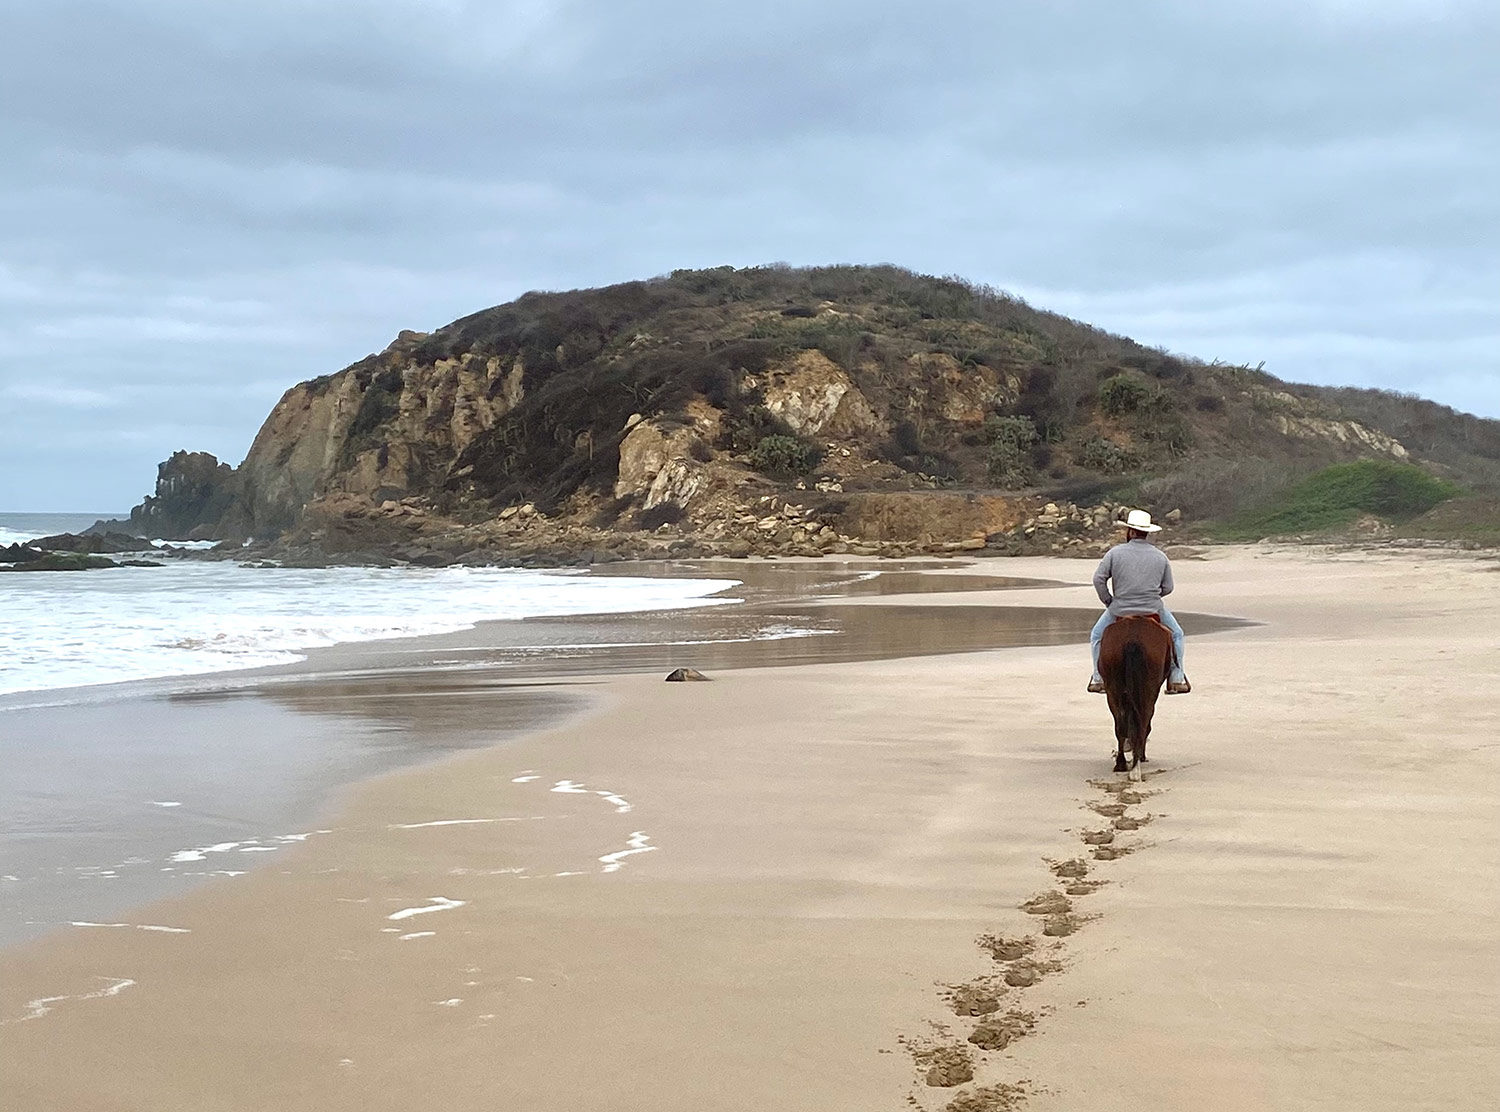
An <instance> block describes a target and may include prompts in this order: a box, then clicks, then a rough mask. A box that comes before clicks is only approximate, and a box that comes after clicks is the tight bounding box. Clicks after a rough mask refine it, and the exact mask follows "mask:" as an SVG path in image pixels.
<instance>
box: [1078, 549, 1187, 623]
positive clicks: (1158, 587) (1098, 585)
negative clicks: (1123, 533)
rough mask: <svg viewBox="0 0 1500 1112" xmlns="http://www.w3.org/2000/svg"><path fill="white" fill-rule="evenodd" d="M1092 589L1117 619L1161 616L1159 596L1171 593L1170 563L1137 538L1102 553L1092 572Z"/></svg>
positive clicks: (1157, 551) (1161, 552) (1162, 555)
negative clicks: (1112, 587) (1146, 615)
mask: <svg viewBox="0 0 1500 1112" xmlns="http://www.w3.org/2000/svg"><path fill="white" fill-rule="evenodd" d="M1110 580H1113V581H1114V584H1113V585H1114V593H1113V594H1111V593H1110V588H1109V584H1110ZM1094 590H1095V591H1096V592H1098V595H1099V601H1100V602H1102V603H1104V605H1105V606H1107V607H1109V612H1110V613H1111V614H1113V615H1114V616H1115V617H1117V618H1121V617H1124V616H1125V615H1127V614H1156V613H1160V611H1161V606H1162V603H1161V600H1162V596H1163V595H1170V594H1171V593H1172V562H1171V561H1170V560H1168V559H1167V554H1166V553H1165V552H1163V551H1162V550H1161V549H1159V548H1157V547H1156V546H1155V545H1154V544H1152V543H1151V542H1150V541H1148V540H1146V539H1145V538H1144V537H1136V538H1135V539H1134V540H1129V541H1126V542H1125V543H1124V544H1117V545H1115V546H1114V547H1113V548H1111V549H1110V550H1109V551H1108V552H1106V553H1105V554H1104V559H1102V560H1100V561H1099V567H1098V568H1097V569H1096V570H1095V571H1094Z"/></svg>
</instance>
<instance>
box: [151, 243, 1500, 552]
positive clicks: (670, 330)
mask: <svg viewBox="0 0 1500 1112" xmlns="http://www.w3.org/2000/svg"><path fill="white" fill-rule="evenodd" d="M179 456H180V458H181V459H182V461H183V465H184V467H186V466H187V464H188V463H191V465H192V473H191V475H190V476H189V475H186V474H185V475H184V476H183V477H178V476H177V475H176V472H175V470H173V469H172V468H171V461H169V463H168V464H164V465H163V472H162V476H161V477H160V478H159V481H158V490H157V495H156V496H155V497H154V498H153V499H148V501H147V503H145V504H143V507H141V508H138V510H137V517H138V518H139V517H141V515H142V514H145V515H146V516H148V517H149V516H151V515H155V518H156V519H157V520H168V519H170V520H172V521H173V523H174V525H177V526H179V527H183V526H187V527H192V528H195V529H196V531H197V533H198V535H209V536H215V537H226V538H241V537H247V536H256V537H265V536H268V535H281V534H284V535H287V537H288V538H289V540H291V541H293V542H296V543H303V542H306V543H312V544H318V545H321V546H323V547H325V548H360V547H366V548H368V547H377V548H378V547H381V546H389V545H390V544H392V543H396V542H397V541H399V540H401V539H402V538H410V537H413V536H421V537H423V538H426V540H427V541H429V542H430V541H431V540H432V539H433V538H436V537H439V536H448V535H450V534H464V531H465V530H467V533H466V534H465V535H463V536H461V537H460V538H459V540H457V541H452V542H450V543H448V549H447V551H449V555H452V554H453V552H452V551H451V550H454V549H457V548H461V547H462V545H463V544H465V543H469V542H473V547H474V548H476V549H482V548H484V547H485V545H486V544H488V545H489V546H490V547H491V548H494V547H496V546H498V547H500V548H504V547H506V545H508V544H510V541H509V540H505V539H504V538H503V537H501V536H500V534H499V533H497V532H496V530H500V531H501V532H504V529H505V527H504V526H503V523H505V522H510V523H511V525H510V526H509V532H506V533H505V537H511V536H512V534H514V533H515V532H516V530H517V529H518V528H519V524H520V522H521V521H525V520H530V519H535V520H536V521H537V522H538V524H537V525H534V526H533V527H532V529H533V532H535V531H536V530H537V529H541V528H542V527H541V525H540V524H539V523H541V522H550V523H553V524H552V526H550V529H551V532H552V533H553V534H555V536H554V537H553V538H552V541H550V542H548V543H553V542H555V543H553V547H555V548H556V549H558V550H559V551H564V550H566V549H568V548H569V547H572V548H574V549H576V548H579V547H588V548H594V549H598V548H599V547H600V546H601V545H602V546H604V548H605V549H607V550H609V551H623V552H626V553H631V554H633V553H634V552H636V551H637V550H641V549H642V548H644V549H645V550H647V551H656V550H659V549H660V548H661V544H656V543H654V542H653V543H652V544H644V545H643V544H635V545H633V546H632V544H631V543H628V538H629V536H630V535H632V534H636V535H639V534H648V535H650V536H651V537H653V538H655V537H658V536H660V537H665V538H668V539H667V540H665V541H662V544H671V543H676V544H677V545H678V547H677V549H675V550H677V551H699V550H702V551H725V550H728V551H738V550H740V549H741V548H744V547H746V546H748V548H749V550H763V549H764V546H762V545H759V543H758V542H760V541H762V540H767V538H768V537H769V538H771V539H770V540H768V541H767V543H768V544H772V543H773V542H774V544H779V548H776V549H775V550H778V551H781V550H788V548H789V547H790V549H791V550H807V551H809V552H816V551H828V550H837V549H838V548H839V547H844V546H848V545H856V546H857V545H860V544H872V543H879V542H900V543H904V544H909V545H910V544H922V543H926V544H927V545H928V546H929V547H930V546H932V545H934V544H937V545H944V544H946V545H950V546H951V545H953V544H955V543H972V539H973V538H976V537H984V538H988V539H987V540H986V541H985V543H988V544H989V545H990V546H991V547H994V546H995V545H996V544H998V543H1000V540H999V538H1004V543H1005V544H1008V545H1010V546H1011V547H1015V546H1021V547H1025V546H1027V545H1028V544H1030V543H1032V541H1031V540H1030V539H1029V538H1035V537H1036V536H1037V534H1036V530H1037V529H1038V528H1040V529H1041V531H1042V535H1043V537H1045V539H1046V541H1047V544H1048V545H1052V544H1064V545H1067V544H1075V543H1076V544H1085V543H1090V538H1093V537H1095V536H1096V535H1098V534H1100V533H1101V530H1102V531H1103V532H1106V533H1107V531H1108V528H1109V516H1110V515H1109V514H1108V512H1107V511H1109V510H1110V509H1111V508H1112V507H1113V506H1115V505H1117V504H1119V503H1123V502H1130V503H1133V504H1141V505H1145V506H1146V507H1147V508H1149V509H1151V510H1152V511H1153V512H1155V513H1157V514H1160V515H1165V514H1167V513H1169V512H1173V511H1176V512H1177V513H1178V514H1179V515H1180V516H1181V517H1183V518H1185V519H1186V520H1187V521H1188V522H1189V523H1194V522H1206V521H1210V520H1214V519H1222V518H1227V517H1231V516H1233V515H1235V514H1237V513H1242V512H1244V511H1246V510H1247V509H1248V508H1250V507H1253V506H1254V505H1256V504H1257V503H1260V502H1264V501H1266V500H1267V499H1271V498H1274V497H1275V496H1276V494H1277V492H1279V491H1282V490H1285V489H1288V488H1290V487H1291V486H1292V485H1293V484H1294V483H1295V482H1297V481H1298V480H1300V479H1303V478H1304V477H1306V476H1307V475H1309V474H1311V473H1312V472H1314V471H1316V470H1318V469H1320V468H1322V467H1325V466H1328V465H1331V464H1337V463H1342V462H1348V461H1352V460H1357V459H1380V460H1386V461H1390V462H1393V463H1401V464H1407V465H1412V466H1418V467H1420V468H1422V469H1423V470H1424V471H1426V472H1429V473H1431V474H1432V475H1433V476H1434V477H1436V478H1440V479H1443V480H1446V481H1449V482H1452V483H1455V484H1458V485H1459V486H1461V487H1463V488H1465V489H1468V490H1470V491H1474V492H1478V493H1479V494H1490V493H1494V492H1496V490H1497V489H1500V422H1494V421H1485V420H1481V419H1479V418H1475V417H1471V416H1468V415H1465V414H1459V413H1455V412H1454V411H1452V410H1448V409H1446V408H1444V407H1441V406H1437V405H1434V404H1433V403H1430V402H1425V401H1422V400H1420V399H1416V398H1411V397H1406V396H1402V395H1393V394H1387V393H1382V392H1378V391H1355V390H1333V389H1327V388H1318V387H1310V386H1298V385H1292V384H1287V383H1283V382H1281V381H1279V380H1277V379H1276V378H1274V377H1272V376H1270V375H1268V374H1265V373H1264V372H1262V371H1260V370H1259V369H1251V368H1247V367H1235V366H1225V365H1221V364H1217V363H1206V362H1203V361H1200V360H1195V359H1192V358H1188V357H1184V356H1179V355H1174V354H1171V353H1168V352H1166V351H1163V350H1159V349H1155V348H1149V347H1145V346H1143V345H1141V344H1138V343H1136V342H1135V341H1133V340H1130V339H1128V338H1125V337H1122V336H1116V335H1112V334H1110V333H1107V332H1104V331H1102V330H1100V329H1097V328H1094V327H1091V326H1089V325H1087V324H1083V323H1080V322H1078V321H1074V320H1070V319H1068V318H1066V317H1062V316H1059V315H1057V314H1055V313H1049V312H1046V311H1044V310H1040V309H1036V308H1033V307H1032V306H1030V305H1027V304H1026V303H1025V302H1024V301H1021V300H1020V299H1018V298H1015V297H1011V296H1009V295H1006V294H1004V293H1001V292H998V291H995V290H991V289H987V288H983V287H978V286H974V285H972V284H970V283H967V282H964V281H962V280H960V279H956V278H934V277H929V276H923V275H917V274H913V273H911V272H909V271H906V270H902V269H899V268H897V267H891V266H874V267H864V266H833V267H818V268H811V269H791V268H787V267H779V266H772V267H757V268H751V269H739V270H737V269H734V268H730V267H721V268H716V269H711V270H695V271H675V272H673V273H672V274H670V275H667V276H663V277H659V278H654V279H650V280H647V281H638V282H626V283H623V284H621V285H616V286H610V287H606V288H603V289H597V290H582V291H571V292H566V293H528V294H526V295H524V296H523V297H520V298H518V299H517V300H515V301H513V302H511V303H509V304H506V305H501V306H497V307H495V308H491V309H486V310H484V311H482V312H479V313H475V314H474V315H472V316H468V317H464V318H463V319H461V320H457V321H454V322H453V323H452V324H449V325H447V326H445V327H443V328H440V329H438V330H436V331H435V332H432V333H417V332H402V333H401V334H400V335H399V336H398V337H397V338H396V340H395V341H394V342H393V343H392V344H391V345H390V346H389V347H388V348H386V349H385V350H384V351H382V352H380V353H378V354H374V355H370V356H367V357H366V358H364V359H362V360H360V361H358V362H357V363H354V364H352V365H350V366H349V367H346V368H344V369H343V370H341V371H338V372H336V373H334V374H331V375H327V376H324V377H322V378H317V379H314V380H312V381H310V382H305V383H301V384H299V385H297V386H294V387H292V388H291V389H290V390H289V391H287V393H286V395H285V396H284V397H283V398H282V399H281V401H280V402H279V403H278V404H277V406H276V407H275V408H274V410H273V411H272V413H271V414H270V416H269V417H268V418H267V420H266V422H265V424H264V425H263V426H262V428H261V430H260V433H259V434H258V435H257V437H256V438H255V442H254V444H253V445H252V447H251V449H250V452H249V454H248V455H247V456H246V458H245V461H244V462H243V463H242V464H241V465H240V467H238V468H237V469H235V470H233V471H232V472H223V473H221V472H220V471H218V470H216V468H215V467H214V466H213V465H214V464H215V463H216V461H211V460H206V459H205V458H202V457H199V456H198V455H196V454H195V455H192V456H189V455H187V454H185V453H183V454H179ZM176 458H179V457H174V459H176ZM205 480H210V481H211V482H210V486H211V487H212V489H210V488H208V487H205V486H204V482H205ZM163 484H165V489H164V485H163ZM215 484H216V485H215ZM178 488H180V489H183V490H190V491H191V496H192V505H191V506H186V505H184V506H182V507H177V506H176V505H175V503H174V502H173V497H174V495H173V491H174V490H175V489H178ZM1049 503H1050V505H1049ZM768 507H774V508H775V509H774V514H771V515H768V512H767V510H768ZM523 508H524V512H522V511H523ZM1101 509H1102V510H1104V511H1106V513H1105V514H1104V515H1103V517H1104V520H1103V522H1102V524H1101V523H1100V521H1099V520H1097V519H1099V518H1100V517H1101V513H1100V511H1101ZM507 511H509V512H508V513H507ZM793 511H794V512H793ZM788 513H793V516H794V517H795V519H796V526H795V527H793V528H783V527H782V526H781V525H777V526H776V527H775V528H770V527H767V526H765V525H764V524H763V523H764V521H765V519H766V517H767V516H775V515H780V516H779V517H777V520H778V521H780V522H782V523H783V524H787V525H790V524H791V522H792V517H789V516H787V515H788ZM502 514H504V515H505V516H502ZM1047 519H1050V520H1047ZM419 522H421V524H419ZM137 524H138V525H139V524H141V522H140V521H138V522H137ZM1028 528H1029V529H1031V530H1032V532H1031V533H1029V534H1028V532H1027V530H1028ZM487 529H488V530H489V532H485V530H487ZM570 530H571V532H570ZM543 531H544V532H545V531H546V530H543ZM799 534H800V535H799ZM777 536H781V537H782V539H781V540H780V541H775V538H776V537H777ZM621 538H626V539H624V540H622V539H621ZM830 538H832V539H830ZM512 539H513V538H512ZM637 539H638V540H639V539H640V537H639V536H637ZM502 542H503V543H502ZM616 542H618V543H616ZM512 547H514V546H512ZM544 547H545V545H539V546H538V547H537V548H536V550H537V551H541V550H542V548H544ZM520 550H522V551H524V550H525V549H524V546H521V549H520Z"/></svg>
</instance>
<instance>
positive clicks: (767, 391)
mask: <svg viewBox="0 0 1500 1112" xmlns="http://www.w3.org/2000/svg"><path fill="white" fill-rule="evenodd" d="M744 387H745V389H747V390H756V389H760V390H761V391H762V392H763V394H764V396H765V406H766V408H767V409H768V410H770V411H771V412H772V413H774V414H775V415H776V416H777V417H779V418H780V419H781V420H782V421H783V422H785V423H786V425H787V427H788V428H790V429H791V430H792V431H793V432H795V433H799V434H801V435H803V436H810V437H825V438H830V439H843V438H846V437H879V436H883V435H884V434H885V430H884V428H883V427H882V422H881V421H880V419H879V418H878V417H877V416H876V415H875V411H874V410H873V409H871V408H870V403H869V402H868V401H867V400H866V399H865V397H864V395H863V394H861V393H860V391H859V388H858V387H857V386H855V385H854V380H853V379H851V378H850V377H849V375H848V374H847V373H846V372H845V371H844V370H843V369H842V368H841V367H839V365H838V364H836V363H834V362H833V361H832V360H831V359H829V358H828V357H827V356H826V355H824V354H823V353H822V352H820V351H803V352H799V353H798V354H797V355H796V356H795V357H793V358H792V359H790V360H788V361H787V362H785V363H782V364H779V365H777V366H774V367H772V368H771V369H769V370H767V372H766V373H765V374H764V375H763V376H750V377H748V378H747V379H746V380H745V382H744Z"/></svg>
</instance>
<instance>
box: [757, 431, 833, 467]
mask: <svg viewBox="0 0 1500 1112" xmlns="http://www.w3.org/2000/svg"><path fill="white" fill-rule="evenodd" d="M820 459H822V453H821V452H819V451H818V449H817V446H816V445H813V444H809V443H808V442H807V441H805V440H802V439H801V438H799V437H796V436H783V435H780V434H779V433H778V434H773V435H771V436H763V437H761V439H760V442H759V443H758V444H756V445H755V447H754V448H752V449H751V450H750V466H751V467H753V468H755V470H757V471H759V472H760V473H761V474H763V475H769V476H771V477H772V478H787V477H790V476H793V475H806V474H807V473H808V472H809V471H811V470H812V469H813V468H814V467H816V466H817V465H818V461H819V460H820Z"/></svg>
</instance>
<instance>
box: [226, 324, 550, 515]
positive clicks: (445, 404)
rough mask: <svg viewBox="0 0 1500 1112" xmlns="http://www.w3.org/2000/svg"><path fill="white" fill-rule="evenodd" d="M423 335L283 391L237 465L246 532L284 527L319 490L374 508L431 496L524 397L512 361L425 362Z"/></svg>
mask: <svg viewBox="0 0 1500 1112" xmlns="http://www.w3.org/2000/svg"><path fill="white" fill-rule="evenodd" d="M423 339H425V336H424V335H423V334H422V333H417V332H403V333H401V335H400V336H398V337H397V339H396V341H395V342H394V343H392V344H391V346H390V347H388V348H386V350H385V351H383V352H382V353H381V354H380V355H377V356H372V357H370V358H369V359H366V360H363V361H362V362H360V363H356V364H355V365H354V366H352V367H349V368H348V369H346V370H343V371H340V372H339V373H338V374H335V375H332V376H330V377H329V378H324V379H316V380H314V381H312V382H304V383H302V384H300V385H298V386H294V387H292V389H290V390H288V391H287V392H286V394H285V395H283V397H282V399H281V401H280V402H279V403H277V405H276V407H275V408H274V409H273V410H272V411H271V415H270V416H269V417H268V418H267V419H266V422H265V424H264V425H262V426H261V429H260V432H259V434H258V435H257V436H256V438H255V442H254V444H252V445H251V447H250V452H249V454H248V455H247V456H246V457H245V462H244V463H243V464H242V465H241V466H240V479H241V484H242V490H243V495H244V500H245V503H246V507H247V510H248V513H249V523H248V524H249V528H250V529H252V530H265V529H270V530H278V531H279V530H282V529H286V528H288V527H290V526H291V525H292V524H293V523H294V522H295V521H296V520H297V518H298V516H299V514H300V513H301V511H302V508H303V507H304V506H305V505H307V503H309V502H311V501H313V500H314V499H316V498H321V497H323V496H324V495H328V494H335V493H338V494H350V495H355V496H357V497H360V498H364V499H367V500H369V501H371V502H376V503H378V502H382V501H385V500H387V499H392V498H402V497H405V496H407V495H409V494H412V493H417V492H422V493H427V492H430V490H431V489H432V487H433V486H434V484H435V483H436V482H438V481H440V480H441V479H442V477H443V476H444V475H446V472H447V468H448V466H449V465H450V464H451V463H452V461H453V460H454V459H455V458H456V457H457V456H458V455H459V454H460V453H461V452H462V451H463V450H464V449H465V448H467V447H468V446H469V444H470V443H472V442H473V440H474V438H475V437H476V436H478V435H479V434H480V433H481V432H483V431H485V430H487V429H490V428H493V427H494V425H495V422H496V421H497V420H499V419H500V418H501V417H502V416H504V415H505V414H506V413H508V412H510V411H511V410H512V409H514V408H515V407H516V405H517V404H519V402H520V401H521V399H522V398H523V397H524V395H525V386H524V380H525V375H526V371H525V367H524V365H523V363H522V361H521V360H520V359H519V358H516V359H512V360H509V361H506V360H503V359H501V358H500V357H498V356H487V357H486V356H484V355H481V354H478V353H474V352H468V353H464V354H463V355H460V356H458V357H454V358H440V359H435V360H432V361H431V362H424V361H423V360H422V359H421V358H420V357H419V356H418V355H417V353H416V349H417V347H418V346H419V344H420V342H421V341H422V340H423Z"/></svg>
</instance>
